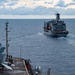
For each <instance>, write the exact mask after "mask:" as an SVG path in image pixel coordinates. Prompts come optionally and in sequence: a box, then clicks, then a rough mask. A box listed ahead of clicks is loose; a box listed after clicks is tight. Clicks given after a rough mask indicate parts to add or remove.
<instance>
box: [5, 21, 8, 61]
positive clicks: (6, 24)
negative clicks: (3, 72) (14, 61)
mask: <svg viewBox="0 0 75 75" xmlns="http://www.w3.org/2000/svg"><path fill="white" fill-rule="evenodd" d="M8 24H9V23H8V21H7V20H6V23H5V26H6V28H5V30H6V60H8V47H9V44H8Z"/></svg>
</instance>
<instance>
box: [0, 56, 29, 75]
mask: <svg viewBox="0 0 75 75" xmlns="http://www.w3.org/2000/svg"><path fill="white" fill-rule="evenodd" d="M13 61H14V66H12V69H13V70H8V69H6V68H4V70H0V75H29V73H28V70H27V68H26V65H25V59H21V58H15V57H14V58H13Z"/></svg>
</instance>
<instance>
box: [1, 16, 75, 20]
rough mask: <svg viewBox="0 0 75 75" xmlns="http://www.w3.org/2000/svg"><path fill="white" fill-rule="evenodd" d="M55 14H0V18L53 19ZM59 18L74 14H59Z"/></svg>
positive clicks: (67, 17)
mask: <svg viewBox="0 0 75 75" xmlns="http://www.w3.org/2000/svg"><path fill="white" fill-rule="evenodd" d="M55 18H56V16H55V15H0V19H55ZM60 18H61V19H71V18H75V15H61V16H60Z"/></svg>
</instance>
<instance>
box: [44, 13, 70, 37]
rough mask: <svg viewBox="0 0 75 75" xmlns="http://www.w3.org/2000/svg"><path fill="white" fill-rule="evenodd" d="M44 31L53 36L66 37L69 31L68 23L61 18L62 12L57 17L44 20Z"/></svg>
mask: <svg viewBox="0 0 75 75" xmlns="http://www.w3.org/2000/svg"><path fill="white" fill-rule="evenodd" d="M43 29H44V33H45V34H47V35H50V36H53V37H66V36H67V34H68V33H69V32H68V31H67V30H66V23H64V21H62V20H61V19H60V14H59V13H57V14H56V19H54V20H51V21H48V22H44V27H43Z"/></svg>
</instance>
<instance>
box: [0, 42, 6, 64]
mask: <svg viewBox="0 0 75 75" xmlns="http://www.w3.org/2000/svg"><path fill="white" fill-rule="evenodd" d="M4 50H5V47H2V45H1V43H0V65H1V63H2V62H4V57H5V55H4V54H3V52H4Z"/></svg>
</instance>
